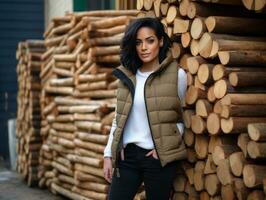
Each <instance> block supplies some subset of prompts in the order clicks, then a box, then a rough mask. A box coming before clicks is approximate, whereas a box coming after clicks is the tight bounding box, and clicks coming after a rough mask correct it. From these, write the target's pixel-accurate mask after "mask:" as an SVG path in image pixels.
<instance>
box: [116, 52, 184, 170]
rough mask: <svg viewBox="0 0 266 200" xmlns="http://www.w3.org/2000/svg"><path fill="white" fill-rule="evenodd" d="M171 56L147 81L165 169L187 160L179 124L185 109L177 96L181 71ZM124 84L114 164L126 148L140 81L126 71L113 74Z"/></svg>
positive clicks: (149, 108) (120, 87)
mask: <svg viewBox="0 0 266 200" xmlns="http://www.w3.org/2000/svg"><path fill="white" fill-rule="evenodd" d="M172 60H173V59H172V57H171V56H168V57H167V58H165V60H164V61H163V62H162V63H161V64H160V67H159V69H158V70H156V71H155V72H153V73H152V74H151V75H150V76H149V77H148V78H147V80H146V82H145V86H144V95H145V102H146V111H147V117H148V122H149V125H150V129H151V134H152V138H153V142H154V145H155V149H156V151H157V155H158V157H159V159H160V162H161V165H162V166H165V165H166V164H167V163H170V162H171V161H174V160H181V159H184V158H186V149H185V145H184V142H183V140H182V136H181V135H180V133H179V130H178V128H177V127H176V123H177V122H180V121H181V116H182V115H181V105H180V100H179V98H178V94H177V80H178V67H177V63H176V62H175V61H172ZM113 74H114V75H115V76H116V77H117V78H118V79H119V80H120V81H119V84H118V90H117V110H116V122H117V128H116V130H115V131H114V138H113V142H112V159H113V164H115V161H116V159H117V155H118V152H119V151H120V150H121V148H122V137H121V136H122V135H123V130H124V127H125V124H126V121H127V118H128V116H129V114H130V111H131V107H132V102H133V98H134V92H135V85H136V77H135V75H134V74H133V73H132V72H131V71H129V70H127V69H126V68H125V67H123V66H120V67H118V68H116V69H115V70H114V71H113Z"/></svg>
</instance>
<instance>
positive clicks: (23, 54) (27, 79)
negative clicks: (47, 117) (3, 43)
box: [16, 40, 45, 186]
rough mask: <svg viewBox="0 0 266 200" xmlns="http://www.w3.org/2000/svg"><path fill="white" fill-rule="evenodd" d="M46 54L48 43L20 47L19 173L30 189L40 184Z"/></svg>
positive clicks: (19, 45) (32, 42)
mask: <svg viewBox="0 0 266 200" xmlns="http://www.w3.org/2000/svg"><path fill="white" fill-rule="evenodd" d="M44 51H45V46H44V41H42V40H27V41H25V42H20V43H19V44H18V48H17V52H16V58H17V60H18V64H17V69H16V70H17V77H18V79H17V80H18V95H17V103H18V110H17V126H16V137H17V139H18V143H17V154H18V159H17V171H18V172H19V173H20V174H22V176H23V178H24V179H25V180H26V182H27V184H28V185H29V186H35V185H36V184H37V183H38V178H37V172H38V164H39V162H38V157H39V150H40V147H41V137H40V124H41V119H40V103H39V96H40V91H41V82H40V78H39V74H40V71H41V55H42V53H43V52H44Z"/></svg>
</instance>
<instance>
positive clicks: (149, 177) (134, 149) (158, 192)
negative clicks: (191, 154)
mask: <svg viewBox="0 0 266 200" xmlns="http://www.w3.org/2000/svg"><path fill="white" fill-rule="evenodd" d="M149 151H150V150H147V149H143V148H140V147H138V146H136V145H135V144H128V145H127V146H126V148H125V150H124V154H125V159H124V160H123V161H122V160H120V159H119V160H118V167H119V173H120V177H117V176H116V172H114V173H113V178H112V183H111V187H110V191H109V198H108V199H109V200H132V199H133V198H134V196H135V194H136V193H137V191H138V188H139V186H140V185H141V183H142V182H144V187H145V192H146V197H147V200H169V197H170V192H171V189H172V183H173V180H174V178H175V175H176V171H177V162H172V163H169V164H167V165H166V166H165V167H161V165H160V161H159V160H157V159H155V158H153V157H152V156H149V157H145V155H146V154H147V153H148V152H149Z"/></svg>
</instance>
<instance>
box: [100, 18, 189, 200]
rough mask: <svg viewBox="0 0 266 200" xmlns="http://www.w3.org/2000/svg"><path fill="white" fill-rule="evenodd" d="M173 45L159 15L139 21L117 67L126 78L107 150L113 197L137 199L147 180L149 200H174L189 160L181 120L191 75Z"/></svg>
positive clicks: (107, 172) (125, 40)
mask: <svg viewBox="0 0 266 200" xmlns="http://www.w3.org/2000/svg"><path fill="white" fill-rule="evenodd" d="M169 47H170V39H169V37H168V36H167V34H166V33H165V32H164V27H163V25H162V24H161V23H160V21H158V20H157V19H154V18H140V19H137V20H135V21H134V22H133V23H131V24H130V25H129V26H128V28H127V30H126V32H125V36H124V38H123V40H122V43H121V63H122V65H121V66H120V67H118V68H116V69H115V70H114V71H113V74H114V75H115V76H116V77H117V78H118V79H119V80H120V81H119V83H118V90H117V107H116V115H115V119H114V120H113V124H112V129H111V132H110V136H109V140H108V144H107V146H106V148H105V152H104V177H105V179H106V180H107V181H108V182H111V187H110V192H109V199H110V200H131V199H133V198H134V196H135V194H136V192H137V190H138V188H139V186H140V185H141V183H142V182H144V186H145V192H146V197H147V199H148V200H168V199H169V196H170V191H171V187H172V181H173V179H174V178H175V174H176V171H177V165H178V163H177V160H181V159H184V158H186V150H185V145H184V143H183V141H182V135H181V132H182V131H183V130H182V126H181V125H182V123H178V124H176V123H177V122H181V119H182V113H181V99H182V98H183V97H184V93H185V90H186V74H185V72H184V70H182V69H178V65H177V63H176V61H173V59H172V56H171V54H170V52H169ZM177 125H178V127H177ZM113 168H114V173H112V172H113Z"/></svg>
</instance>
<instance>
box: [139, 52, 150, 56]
mask: <svg viewBox="0 0 266 200" xmlns="http://www.w3.org/2000/svg"><path fill="white" fill-rule="evenodd" d="M149 55H150V54H149V53H145V54H141V56H142V57H148V56H149Z"/></svg>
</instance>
